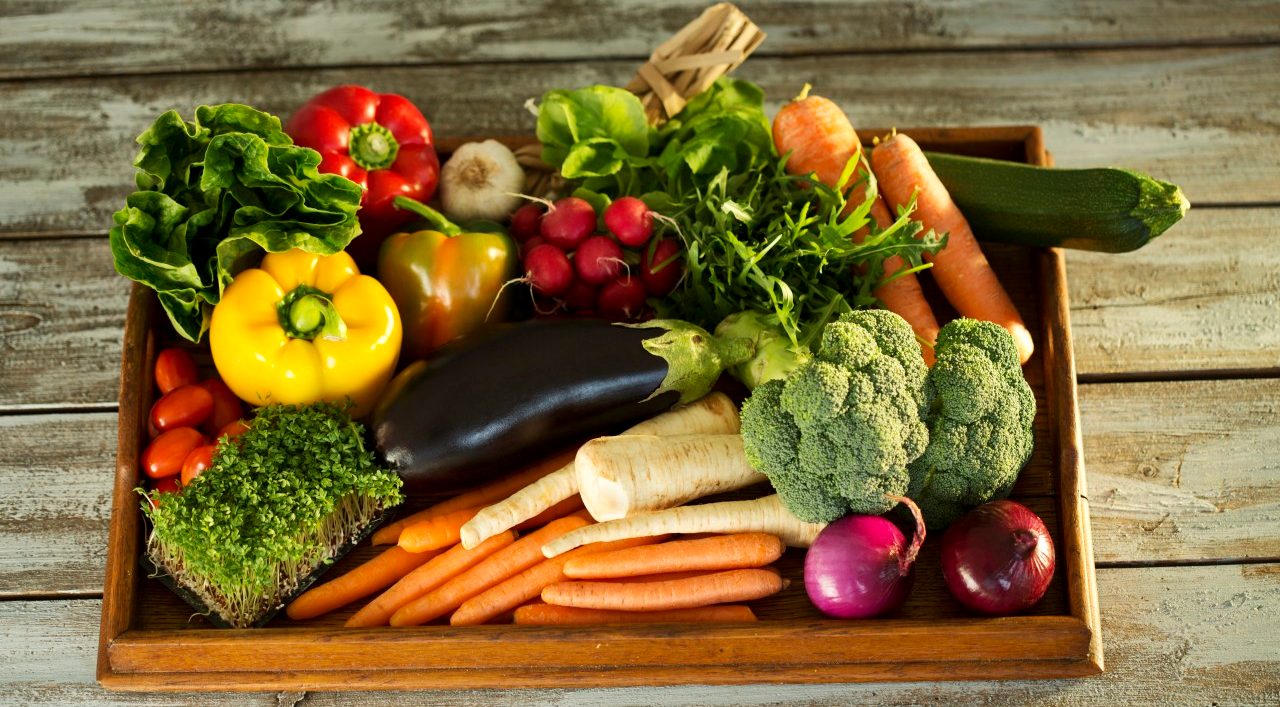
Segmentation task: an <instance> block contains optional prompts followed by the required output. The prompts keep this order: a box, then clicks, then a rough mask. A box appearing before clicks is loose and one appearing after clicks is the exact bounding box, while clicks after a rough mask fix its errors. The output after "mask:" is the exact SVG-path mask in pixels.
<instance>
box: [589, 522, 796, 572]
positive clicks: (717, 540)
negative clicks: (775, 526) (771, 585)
mask: <svg viewBox="0 0 1280 707" xmlns="http://www.w3.org/2000/svg"><path fill="white" fill-rule="evenodd" d="M784 549H785V546H784V545H783V544H782V540H781V539H779V538H778V537H777V536H776V535H769V534H767V533H739V534H736V535H720V536H716V537H711V538H702V539H699V540H673V541H671V542H669V543H662V544H661V545H649V546H645V547H633V548H627V549H625V550H615V551H613V552H605V553H599V554H595V555H590V556H587V557H575V558H573V559H572V560H569V562H568V563H567V564H565V566H564V573H565V575H567V576H569V577H573V578H574V579H608V578H610V577H637V576H639V575H652V574H657V573H660V572H667V573H670V572H689V571H694V570H702V571H705V570H730V569H746V568H750V567H764V566H765V565H767V564H769V563H770V562H773V561H775V560H777V559H778V558H779V557H782V551H783V550H784Z"/></svg>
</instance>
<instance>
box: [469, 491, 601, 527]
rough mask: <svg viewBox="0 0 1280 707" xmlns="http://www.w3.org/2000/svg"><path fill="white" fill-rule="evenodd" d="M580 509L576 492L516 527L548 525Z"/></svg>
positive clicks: (579, 499)
mask: <svg viewBox="0 0 1280 707" xmlns="http://www.w3.org/2000/svg"><path fill="white" fill-rule="evenodd" d="M580 510H582V497H581V496H579V495H578V494H576V493H575V494H573V495H572V496H570V497H568V498H566V499H565V500H563V501H561V502H559V503H557V504H556V505H554V506H552V507H550V508H548V509H547V510H545V511H543V512H541V513H539V514H538V515H536V516H534V517H532V518H530V519H528V520H523V521H520V522H519V523H517V524H516V526H515V528H516V530H530V529H533V528H541V527H542V526H544V525H546V524H547V523H550V522H551V521H553V520H555V519H557V518H563V517H565V516H567V515H569V514H570V513H577V512H578V511H580ZM473 520H474V519H473ZM468 522H470V521H468ZM463 527H464V528H465V527H466V526H465V525H464V526H463Z"/></svg>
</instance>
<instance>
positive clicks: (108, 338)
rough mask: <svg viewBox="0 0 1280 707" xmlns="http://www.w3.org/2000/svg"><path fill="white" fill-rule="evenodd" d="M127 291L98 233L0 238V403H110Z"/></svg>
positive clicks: (62, 405)
mask: <svg viewBox="0 0 1280 707" xmlns="http://www.w3.org/2000/svg"><path fill="white" fill-rule="evenodd" d="M2 144H3V143H0V145H2ZM0 149H2V148H0ZM3 198H4V197H0V199H3ZM128 291H129V283H128V281H126V280H124V279H123V278H121V277H120V276H119V275H117V274H116V272H115V270H114V269H113V268H112V266H111V253H110V250H109V249H108V248H107V242H106V239H105V238H103V239H94V240H77V239H69V240H49V241H0V409H8V410H13V409H23V408H31V407H37V408H40V407H43V408H48V407H53V406H56V407H58V408H63V409H66V408H75V407H85V406H98V407H101V406H104V405H105V406H108V407H109V406H111V405H112V404H113V403H114V402H115V399H116V386H117V382H116V381H118V380H119V369H120V338H121V336H123V329H122V328H121V327H122V325H123V323H124V305H125V297H126V296H127V293H128Z"/></svg>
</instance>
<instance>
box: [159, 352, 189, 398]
mask: <svg viewBox="0 0 1280 707" xmlns="http://www.w3.org/2000/svg"><path fill="white" fill-rule="evenodd" d="M198 380H200V372H199V371H198V370H196V360H195V359H194V358H191V354H189V353H187V352H186V351H185V350H184V349H165V350H163V351H161V352H160V353H159V354H158V355H157V356H156V387H158V388H160V394H161V395H163V394H165V393H168V392H169V391H171V390H177V389H178V388H181V387H182V386H184V385H191V384H192V383H195V382H196V381H198Z"/></svg>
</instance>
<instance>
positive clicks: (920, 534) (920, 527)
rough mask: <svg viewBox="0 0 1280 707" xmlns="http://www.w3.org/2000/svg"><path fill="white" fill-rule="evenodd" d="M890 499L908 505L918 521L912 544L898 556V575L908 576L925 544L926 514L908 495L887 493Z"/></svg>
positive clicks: (913, 516)
mask: <svg viewBox="0 0 1280 707" xmlns="http://www.w3.org/2000/svg"><path fill="white" fill-rule="evenodd" d="M885 497H886V498H888V499H889V500H890V501H896V502H898V503H901V504H903V505H905V506H906V507H907V509H908V510H910V511H911V517H912V518H914V519H915V521H916V532H915V534H914V535H912V536H911V545H909V546H908V547H907V552H906V554H905V555H899V556H898V576H900V577H906V576H907V575H908V574H909V573H910V572H911V565H913V564H915V561H916V556H917V555H919V554H920V546H921V545H924V536H925V528H924V515H923V514H922V513H920V507H919V506H917V505H916V504H915V502H914V501H912V500H911V499H909V498H907V497H906V496H890V495H888V494H885Z"/></svg>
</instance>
